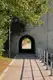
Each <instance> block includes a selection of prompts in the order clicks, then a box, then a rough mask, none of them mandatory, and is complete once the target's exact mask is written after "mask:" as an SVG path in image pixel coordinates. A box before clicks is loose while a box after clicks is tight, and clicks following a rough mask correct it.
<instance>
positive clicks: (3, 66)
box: [0, 56, 12, 74]
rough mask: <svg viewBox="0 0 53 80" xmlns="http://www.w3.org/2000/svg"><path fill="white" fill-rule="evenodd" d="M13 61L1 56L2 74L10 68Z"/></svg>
mask: <svg viewBox="0 0 53 80" xmlns="http://www.w3.org/2000/svg"><path fill="white" fill-rule="evenodd" d="M11 60H12V59H9V58H6V57H2V56H0V74H1V73H2V72H3V70H4V69H5V68H6V67H7V66H8V64H9V63H10V62H11Z"/></svg>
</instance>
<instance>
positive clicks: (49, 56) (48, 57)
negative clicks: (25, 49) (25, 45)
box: [37, 49, 53, 76]
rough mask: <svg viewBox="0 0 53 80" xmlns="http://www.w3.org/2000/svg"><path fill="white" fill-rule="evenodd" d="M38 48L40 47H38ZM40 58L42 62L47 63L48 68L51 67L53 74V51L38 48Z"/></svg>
mask: <svg viewBox="0 0 53 80" xmlns="http://www.w3.org/2000/svg"><path fill="white" fill-rule="evenodd" d="M37 50H38V49H37ZM38 53H40V54H39V59H40V61H41V62H43V63H44V65H46V70H48V69H50V75H51V76H52V75H53V53H49V52H48V51H46V50H42V49H39V50H38Z"/></svg>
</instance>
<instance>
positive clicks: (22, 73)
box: [20, 59, 45, 80]
mask: <svg viewBox="0 0 53 80" xmlns="http://www.w3.org/2000/svg"><path fill="white" fill-rule="evenodd" d="M27 60H28V61H29V64H30V69H31V78H32V79H31V80H35V79H34V73H33V66H32V62H31V60H32V59H27ZM25 61H26V59H23V65H22V71H21V77H20V80H23V75H24V68H25V66H24V65H25ZM34 61H35V64H36V65H37V67H38V69H39V71H40V74H41V76H42V78H43V80H45V78H44V76H43V74H42V72H41V69H40V67H39V65H38V63H37V61H36V60H34ZM26 65H27V64H26ZM26 73H27V72H26Z"/></svg>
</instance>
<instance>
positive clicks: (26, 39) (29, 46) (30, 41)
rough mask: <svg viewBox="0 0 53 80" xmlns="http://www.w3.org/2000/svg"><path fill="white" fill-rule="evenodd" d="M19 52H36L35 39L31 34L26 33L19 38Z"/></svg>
mask: <svg viewBox="0 0 53 80" xmlns="http://www.w3.org/2000/svg"><path fill="white" fill-rule="evenodd" d="M19 53H28V54H35V40H34V38H33V37H32V36H30V35H24V36H22V37H21V38H20V40H19Z"/></svg>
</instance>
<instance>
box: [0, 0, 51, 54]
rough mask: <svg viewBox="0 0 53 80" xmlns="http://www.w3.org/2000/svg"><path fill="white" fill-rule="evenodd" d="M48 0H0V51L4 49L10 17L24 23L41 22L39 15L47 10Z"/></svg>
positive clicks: (38, 23) (37, 23)
mask: <svg viewBox="0 0 53 80" xmlns="http://www.w3.org/2000/svg"><path fill="white" fill-rule="evenodd" d="M48 4H49V0H0V53H1V54H2V52H3V51H4V49H3V48H4V43H5V42H6V40H7V32H8V28H9V26H10V24H11V21H12V17H13V16H16V17H18V18H19V19H20V20H21V21H23V22H24V23H32V24H33V25H40V24H42V20H41V19H40V18H41V16H42V15H43V14H45V13H47V12H48V11H49V8H50V6H48Z"/></svg>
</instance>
